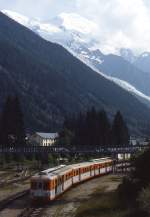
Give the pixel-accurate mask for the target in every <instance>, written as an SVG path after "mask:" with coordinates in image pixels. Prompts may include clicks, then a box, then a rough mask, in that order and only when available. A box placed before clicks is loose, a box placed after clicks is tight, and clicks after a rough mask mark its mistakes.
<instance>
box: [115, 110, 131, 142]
mask: <svg viewBox="0 0 150 217" xmlns="http://www.w3.org/2000/svg"><path fill="white" fill-rule="evenodd" d="M112 144H113V145H114V146H123V145H127V144H129V132H128V128H127V126H126V123H125V122H124V120H123V117H122V115H121V113H120V112H119V111H118V112H117V113H116V115H115V118H114V121H113V125H112Z"/></svg>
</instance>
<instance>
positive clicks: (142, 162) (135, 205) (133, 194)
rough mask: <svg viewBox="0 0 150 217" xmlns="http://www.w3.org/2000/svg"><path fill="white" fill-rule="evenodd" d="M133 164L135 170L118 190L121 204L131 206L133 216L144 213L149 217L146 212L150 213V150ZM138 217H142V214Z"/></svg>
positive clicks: (139, 156)
mask: <svg viewBox="0 0 150 217" xmlns="http://www.w3.org/2000/svg"><path fill="white" fill-rule="evenodd" d="M132 164H133V167H134V170H133V171H131V172H130V174H129V176H128V177H126V178H124V179H123V182H122V184H121V185H120V186H119V189H118V192H119V196H120V202H121V204H122V205H123V206H125V207H129V206H130V207H131V208H132V209H133V214H134V215H133V216H137V215H136V213H143V214H144V216H145V217H147V216H149V214H146V213H144V212H145V209H148V210H147V212H148V213H149V212H150V209H149V207H150V203H149V198H150V191H149V189H150V188H149V185H150V173H149V168H150V149H148V150H146V151H145V152H144V153H142V154H140V155H138V156H137V157H136V158H135V159H134V160H133V163H132ZM144 189H145V190H144ZM141 200H143V201H141ZM145 205H146V207H145ZM141 209H142V210H141ZM138 216H142V214H141V215H138Z"/></svg>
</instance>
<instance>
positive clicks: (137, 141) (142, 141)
mask: <svg viewBox="0 0 150 217" xmlns="http://www.w3.org/2000/svg"><path fill="white" fill-rule="evenodd" d="M149 143H150V142H149V139H147V138H144V137H134V136H131V137H130V144H131V145H133V146H134V145H148V144H149Z"/></svg>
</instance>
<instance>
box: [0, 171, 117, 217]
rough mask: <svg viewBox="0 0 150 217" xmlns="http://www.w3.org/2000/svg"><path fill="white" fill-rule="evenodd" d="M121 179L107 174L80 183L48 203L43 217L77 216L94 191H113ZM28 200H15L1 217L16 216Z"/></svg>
mask: <svg viewBox="0 0 150 217" xmlns="http://www.w3.org/2000/svg"><path fill="white" fill-rule="evenodd" d="M120 181H121V178H120V177H119V176H116V175H107V176H103V177H99V178H95V179H92V180H89V181H87V182H84V183H82V184H79V185H77V186H75V187H73V188H71V189H69V190H68V191H67V192H65V193H64V194H63V195H61V196H60V197H59V198H58V199H57V200H55V201H53V202H52V203H51V204H50V205H47V207H46V208H45V211H44V212H43V215H42V216H41V217H75V216H76V213H77V209H78V208H79V207H80V206H81V205H82V204H84V202H87V201H88V199H89V198H90V197H91V195H92V194H93V192H95V191H99V190H100V191H102V192H109V191H110V192H111V191H113V190H115V189H116V188H117V187H118V185H119V183H120ZM28 202H29V196H26V197H25V198H22V199H21V200H17V201H15V202H14V203H13V204H11V205H9V206H8V208H7V209H5V210H4V211H1V212H0V217H16V216H17V215H18V214H20V213H21V212H22V211H23V209H24V208H26V207H27V206H28V204H29V203H28Z"/></svg>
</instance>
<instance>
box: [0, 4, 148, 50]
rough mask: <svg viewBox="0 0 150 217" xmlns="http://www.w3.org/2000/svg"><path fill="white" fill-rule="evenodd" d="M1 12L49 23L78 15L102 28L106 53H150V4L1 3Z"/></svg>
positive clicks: (100, 33) (101, 36)
mask: <svg viewBox="0 0 150 217" xmlns="http://www.w3.org/2000/svg"><path fill="white" fill-rule="evenodd" d="M0 9H9V10H14V11H17V12H19V13H22V14H24V15H26V16H30V17H39V18H41V19H46V20H47V19H51V18H52V17H55V16H56V15H57V14H59V13H61V12H74V13H78V14H80V15H81V16H84V17H86V18H88V19H90V20H92V21H94V22H96V23H97V24H98V26H99V32H98V34H99V35H98V37H99V38H100V40H101V42H102V43H103V50H105V51H106V52H115V50H117V49H118V48H120V47H125V48H132V49H134V50H135V51H136V52H142V51H150V0H0Z"/></svg>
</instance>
